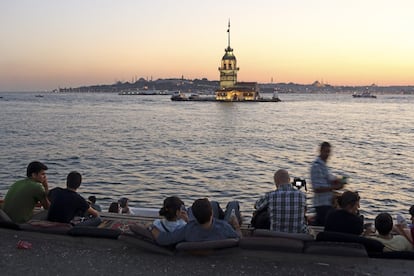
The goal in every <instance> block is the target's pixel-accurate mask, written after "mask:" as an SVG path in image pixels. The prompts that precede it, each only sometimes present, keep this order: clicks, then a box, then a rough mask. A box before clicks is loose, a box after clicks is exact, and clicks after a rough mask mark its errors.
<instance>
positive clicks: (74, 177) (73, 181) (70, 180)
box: [66, 171, 82, 190]
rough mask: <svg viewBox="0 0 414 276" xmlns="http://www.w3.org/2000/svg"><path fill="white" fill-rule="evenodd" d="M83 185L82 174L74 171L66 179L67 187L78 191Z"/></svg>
mask: <svg viewBox="0 0 414 276" xmlns="http://www.w3.org/2000/svg"><path fill="white" fill-rule="evenodd" d="M81 183H82V176H81V174H80V173H78V172H76V171H73V172H70V173H69V174H68V177H67V178H66V187H68V188H70V189H74V190H76V189H77V188H79V186H80V185H81Z"/></svg>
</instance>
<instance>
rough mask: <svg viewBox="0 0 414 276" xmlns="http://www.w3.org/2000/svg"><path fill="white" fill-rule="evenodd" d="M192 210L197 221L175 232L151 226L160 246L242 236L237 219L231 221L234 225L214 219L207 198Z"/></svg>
mask: <svg viewBox="0 0 414 276" xmlns="http://www.w3.org/2000/svg"><path fill="white" fill-rule="evenodd" d="M191 209H192V212H193V214H194V217H195V218H196V220H193V221H190V222H189V223H187V224H186V225H185V226H183V227H181V228H178V229H177V230H175V231H174V232H161V231H160V230H158V228H156V227H153V226H150V227H149V230H150V231H151V233H152V235H153V237H154V239H155V240H156V242H157V243H158V244H160V245H171V244H176V243H179V242H183V241H188V242H201V241H214V240H222V239H228V238H240V237H241V236H242V234H241V231H240V225H239V224H238V221H237V219H236V218H235V217H234V219H233V220H232V221H231V223H232V225H230V224H229V223H228V222H227V221H224V220H216V219H213V211H212V208H211V204H210V201H209V200H208V199H207V198H204V199H197V200H196V201H194V203H193V205H192V206H191ZM232 226H233V227H234V229H233V228H232Z"/></svg>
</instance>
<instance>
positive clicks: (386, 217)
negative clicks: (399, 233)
mask: <svg viewBox="0 0 414 276" xmlns="http://www.w3.org/2000/svg"><path fill="white" fill-rule="evenodd" d="M392 227H393V223H392V217H391V215H390V214H388V213H381V214H379V215H378V216H377V217H376V218H375V228H376V229H377V231H378V233H379V234H380V235H388V234H389V233H390V232H391V230H392Z"/></svg>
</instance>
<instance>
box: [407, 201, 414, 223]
mask: <svg viewBox="0 0 414 276" xmlns="http://www.w3.org/2000/svg"><path fill="white" fill-rule="evenodd" d="M408 212H409V213H410V215H411V222H412V223H414V205H411V207H410V210H408Z"/></svg>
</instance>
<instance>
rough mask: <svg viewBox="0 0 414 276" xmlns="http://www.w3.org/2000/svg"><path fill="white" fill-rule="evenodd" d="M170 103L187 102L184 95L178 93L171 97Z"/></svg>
mask: <svg viewBox="0 0 414 276" xmlns="http://www.w3.org/2000/svg"><path fill="white" fill-rule="evenodd" d="M171 101H188V98H187V96H186V95H185V94H184V93H182V92H181V91H178V92H175V93H174V94H173V95H172V96H171Z"/></svg>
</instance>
